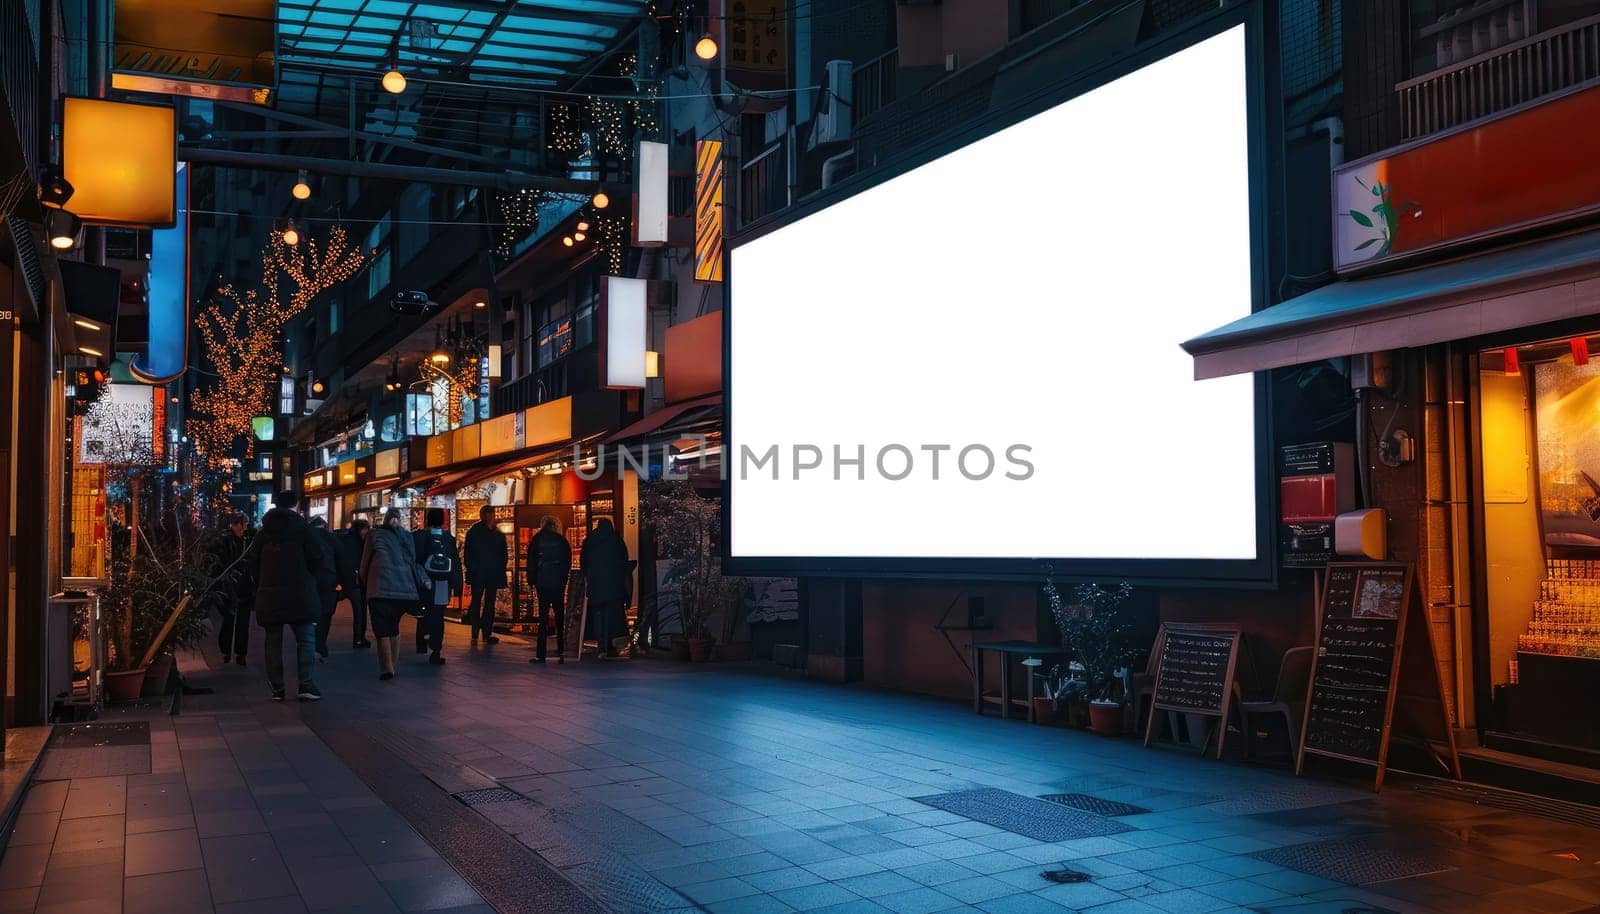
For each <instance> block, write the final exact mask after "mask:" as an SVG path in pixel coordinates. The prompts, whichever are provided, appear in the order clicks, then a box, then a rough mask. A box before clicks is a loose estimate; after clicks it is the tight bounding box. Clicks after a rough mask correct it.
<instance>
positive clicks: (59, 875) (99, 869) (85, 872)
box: [37, 860, 122, 912]
mask: <svg viewBox="0 0 1600 914" xmlns="http://www.w3.org/2000/svg"><path fill="white" fill-rule="evenodd" d="M121 905H122V861H120V860H119V861H117V862H115V863H101V864H94V865H91V866H61V867H58V866H52V867H50V870H49V871H48V872H47V873H45V877H44V885H43V886H42V887H40V889H39V902H38V908H37V910H39V911H41V912H43V911H51V910H61V911H66V910H72V909H74V908H81V909H85V910H94V909H99V910H105V911H115V910H118V909H119V908H120V907H121Z"/></svg>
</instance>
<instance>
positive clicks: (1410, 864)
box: [1250, 838, 1455, 885]
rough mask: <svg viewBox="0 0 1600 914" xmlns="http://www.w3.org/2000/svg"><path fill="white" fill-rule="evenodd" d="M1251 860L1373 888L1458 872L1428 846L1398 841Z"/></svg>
mask: <svg viewBox="0 0 1600 914" xmlns="http://www.w3.org/2000/svg"><path fill="white" fill-rule="evenodd" d="M1250 856H1251V857H1254V858H1256V859H1257V860H1261V861H1264V862H1266V863H1272V864H1276V865H1277V866H1282V867H1287V868H1288V869H1291V870H1299V871H1300V872H1302V873H1310V874H1311V875H1313V876H1321V877H1322V878H1324V879H1332V880H1334V881H1335V882H1343V883H1347V884H1349V885H1370V884H1372V883H1374V882H1388V881H1390V880H1392V879H1409V878H1410V877H1412V876H1425V875H1427V874H1429V873H1443V872H1446V871H1448V870H1453V869H1455V867H1454V866H1452V865H1451V864H1450V863H1449V862H1447V861H1446V860H1445V858H1444V855H1443V854H1442V853H1440V852H1438V851H1436V850H1433V849H1431V848H1428V847H1426V846H1424V847H1421V848H1416V847H1406V846H1404V845H1403V844H1401V843H1399V842H1398V841H1394V840H1386V841H1379V840H1374V839H1371V838H1334V839H1332V840H1328V841H1313V842H1311V843H1310V844H1291V845H1288V846H1285V847H1275V848H1272V849H1271V850H1264V851H1257V852H1256V853H1253V854H1250Z"/></svg>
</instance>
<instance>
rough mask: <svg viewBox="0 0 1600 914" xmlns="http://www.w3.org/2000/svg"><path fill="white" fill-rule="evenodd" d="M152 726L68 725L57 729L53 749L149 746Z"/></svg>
mask: <svg viewBox="0 0 1600 914" xmlns="http://www.w3.org/2000/svg"><path fill="white" fill-rule="evenodd" d="M148 745H150V725H149V724H147V723H145V722H144V721H134V722H130V723H95V724H68V725H65V726H58V727H56V731H55V734H54V735H52V736H51V737H50V748H52V749H98V748H100V747H102V746H148Z"/></svg>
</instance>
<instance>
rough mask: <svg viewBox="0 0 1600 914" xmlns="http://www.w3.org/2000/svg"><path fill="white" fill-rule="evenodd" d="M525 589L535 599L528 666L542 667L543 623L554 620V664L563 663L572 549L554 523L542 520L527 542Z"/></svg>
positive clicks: (549, 518)
mask: <svg viewBox="0 0 1600 914" xmlns="http://www.w3.org/2000/svg"><path fill="white" fill-rule="evenodd" d="M525 566H526V568H527V575H528V585H529V586H530V588H531V589H532V590H533V592H534V593H535V594H538V597H539V640H538V642H537V647H536V648H535V654H534V656H533V658H532V659H531V660H529V661H528V662H529V663H544V656H545V648H546V641H547V640H548V639H547V636H546V635H545V619H547V618H550V617H551V616H554V620H555V624H556V662H557V663H566V653H567V576H568V575H570V574H571V573H572V546H571V544H569V543H568V542H567V538H566V537H564V536H562V535H561V531H560V530H558V529H557V528H556V519H555V518H553V517H546V518H545V519H544V520H543V521H542V522H540V524H539V532H538V533H536V534H534V535H533V539H532V540H530V541H529V542H528V557H527V561H526V563H525Z"/></svg>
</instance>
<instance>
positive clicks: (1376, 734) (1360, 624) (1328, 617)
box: [1295, 562, 1461, 789]
mask: <svg viewBox="0 0 1600 914" xmlns="http://www.w3.org/2000/svg"><path fill="white" fill-rule="evenodd" d="M1412 578H1413V569H1412V566H1411V565H1410V564H1407V563H1402V562H1371V563H1336V564H1330V565H1329V566H1328V575H1327V581H1326V583H1325V585H1324V591H1323V600H1322V617H1321V618H1320V619H1318V620H1317V642H1316V648H1317V650H1316V655H1315V657H1314V658H1313V660H1312V667H1311V680H1310V684H1309V686H1308V687H1307V694H1306V710H1305V716H1304V719H1303V720H1302V721H1301V731H1300V753H1299V756H1298V758H1297V759H1296V761H1295V771H1296V773H1299V772H1300V771H1302V770H1304V768H1305V759H1306V756H1307V755H1321V756H1327V757H1330V758H1338V759H1343V760H1345V761H1351V762H1357V763H1360V764H1365V765H1372V766H1374V767H1375V768H1376V769H1377V775H1376V778H1375V781H1374V785H1373V786H1374V789H1379V788H1381V787H1382V786H1383V776H1384V771H1385V770H1386V768H1387V765H1388V758H1389V745H1390V742H1391V740H1392V739H1393V737H1394V735H1395V723H1396V704H1397V698H1398V699H1403V700H1404V701H1405V703H1406V712H1405V715H1404V722H1405V727H1404V729H1405V730H1406V734H1405V735H1409V736H1415V737H1417V738H1418V739H1420V740H1421V741H1423V742H1424V744H1428V741H1429V740H1433V739H1442V740H1443V741H1444V742H1446V743H1448V745H1449V750H1450V757H1451V761H1450V762H1449V763H1446V764H1445V767H1446V768H1448V769H1450V770H1452V771H1453V772H1454V773H1455V775H1456V776H1457V777H1460V768H1461V763H1460V761H1459V759H1458V758H1457V757H1456V746H1455V733H1454V731H1453V730H1452V729H1451V727H1450V721H1449V714H1448V711H1447V710H1446V709H1445V705H1444V698H1443V696H1444V686H1443V680H1442V679H1441V678H1440V676H1439V666H1438V661H1437V658H1436V657H1435V656H1434V652H1433V639H1432V638H1431V637H1429V634H1428V629H1427V617H1426V615H1425V614H1424V613H1423V612H1422V610H1421V608H1420V607H1418V606H1414V605H1413V604H1414V603H1416V602H1417V595H1416V592H1415V587H1414V583H1413V580H1412ZM1430 751H1431V746H1430Z"/></svg>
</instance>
